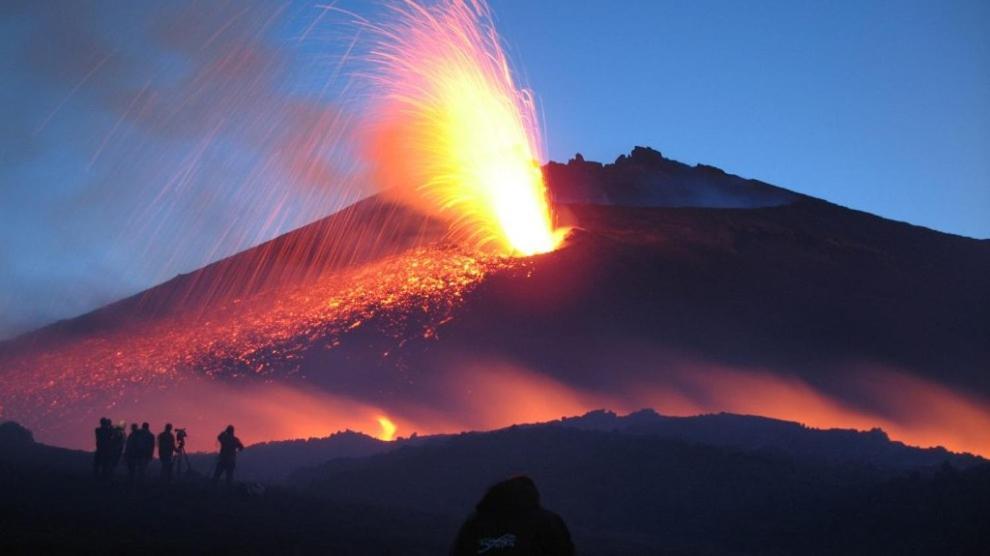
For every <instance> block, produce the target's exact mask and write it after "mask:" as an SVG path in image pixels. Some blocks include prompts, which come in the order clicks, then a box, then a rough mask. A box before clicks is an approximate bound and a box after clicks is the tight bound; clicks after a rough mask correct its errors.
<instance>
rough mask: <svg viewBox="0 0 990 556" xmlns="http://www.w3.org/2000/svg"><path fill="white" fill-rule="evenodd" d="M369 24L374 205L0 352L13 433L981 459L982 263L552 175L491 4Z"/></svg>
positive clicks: (940, 241)
mask: <svg viewBox="0 0 990 556" xmlns="http://www.w3.org/2000/svg"><path fill="white" fill-rule="evenodd" d="M327 10H331V11H332V7H328V8H327ZM334 13H342V12H334ZM389 14H390V17H389V18H388V19H387V21H385V22H370V21H367V20H364V19H361V18H358V19H357V20H356V21H355V22H354V24H355V25H356V26H357V27H358V28H359V29H360V31H361V33H362V36H363V37H364V39H363V40H367V41H369V44H368V46H367V48H366V51H367V52H366V55H365V54H362V56H360V57H359V64H358V66H359V67H360V71H355V72H354V75H353V78H354V79H355V81H356V82H359V83H363V84H364V85H365V86H367V88H368V89H369V90H370V91H371V93H370V96H367V97H365V98H364V100H365V101H366V107H365V108H366V112H365V113H363V114H362V115H361V117H360V118H358V120H359V122H360V123H361V124H362V125H360V126H359V127H360V129H361V131H360V132H359V133H357V134H355V135H354V136H348V137H347V139H348V140H350V141H353V142H354V144H355V145H359V146H360V148H359V149H358V150H359V151H360V152H362V153H365V154H366V155H367V160H366V161H364V162H366V166H367V169H368V172H367V176H368V179H369V180H370V181H372V182H373V184H374V185H375V187H376V188H377V191H378V193H376V194H374V195H371V196H368V197H367V198H364V199H363V200H361V201H359V202H357V203H355V204H353V205H351V206H349V207H347V208H344V209H343V210H340V211H338V212H336V213H334V214H331V215H330V216H327V217H326V218H324V219H321V220H318V221H316V222H313V223H311V224H309V225H307V226H304V227H302V228H299V229H297V230H295V231H292V232H290V233H288V234H285V235H282V236H280V237H277V238H275V239H272V240H270V241H268V242H265V243H262V244H261V245H257V246H255V247H253V248H251V249H248V250H246V251H243V252H240V253H238V254H236V255H233V256H231V257H228V258H225V259H222V260H219V261H217V262H215V263H213V264H210V265H208V266H205V267H203V268H201V269H199V270H196V271H194V272H192V273H189V274H183V275H179V276H177V277H175V278H174V279H172V280H169V281H167V282H165V283H163V284H161V285H159V286H156V287H154V288H151V289H149V290H146V291H144V292H142V293H140V294H138V295H135V296H133V297H130V298H127V299H124V300H121V301H118V302H116V303H114V304H111V305H108V306H106V307H104V308H102V309H98V310H96V311H93V312H91V313H88V314H86V315H83V316H80V317H78V318H75V319H71V320H68V321H63V322H59V323H56V324H54V325H51V326H48V327H46V328H43V329H41V330H38V331H36V332H33V333H29V334H26V335H24V336H22V337H19V338H17V339H14V340H11V341H8V342H6V343H4V344H2V345H0V372H2V377H3V382H4V387H3V389H2V391H0V412H2V416H3V417H4V418H5V419H16V420H18V421H20V422H22V423H24V424H25V425H27V426H28V427H29V428H31V429H32V430H33V431H34V432H35V433H36V434H37V436H38V437H39V438H40V439H42V440H45V441H49V442H55V443H59V444H63V445H70V446H84V445H85V446H88V444H89V443H90V440H91V435H90V434H88V433H87V431H90V432H91V428H92V426H93V425H92V423H93V422H94V421H95V420H96V419H98V418H99V417H100V416H101V415H105V414H108V415H112V416H114V417H115V418H126V419H138V418H140V419H147V420H151V421H154V422H156V423H158V422H164V421H166V420H172V421H176V422H178V423H179V424H181V425H183V426H189V427H190V428H191V429H192V430H194V431H202V430H206V431H213V430H219V429H220V428H221V427H222V426H223V425H225V424H226V423H227V422H236V423H237V424H238V430H239V431H243V432H241V433H240V434H242V435H243V437H244V438H245V440H246V441H260V440H272V439H284V438H299V437H307V436H322V435H327V434H329V433H332V432H334V431H336V430H340V429H343V428H352V429H356V430H360V431H367V432H368V433H370V434H373V435H375V436H377V437H379V438H382V439H385V440H392V439H393V438H396V437H397V436H403V435H408V434H410V433H413V432H419V433H441V432H456V431H463V430H468V429H482V428H493V427H499V426H507V425H511V424H514V423H520V422H527V421H537V420H546V419H554V418H558V417H560V416H561V415H566V414H577V413H581V412H584V411H587V410H591V409H595V408H598V407H608V408H610V409H614V410H619V411H630V410H635V409H639V408H641V407H655V408H656V409H657V410H658V411H660V412H662V413H668V414H679V415H688V414H697V413H705V412H716V411H734V412H739V413H749V414H758V415H766V416H772V417H779V418H785V419H792V420H795V421H799V422H802V423H805V424H807V425H810V426H815V427H848V428H857V429H870V428H872V427H876V426H881V427H883V428H884V429H885V430H887V431H888V432H890V433H891V435H892V436H893V437H894V438H896V439H899V440H903V441H905V442H908V443H913V444H919V445H925V446H928V445H938V444H941V445H945V446H947V447H948V448H950V449H954V450H968V451H972V452H975V453H979V454H983V455H988V454H990V438H988V437H987V435H986V431H987V430H990V409H988V407H990V404H988V403H987V400H988V399H990V383H988V382H987V380H986V378H985V376H984V375H985V369H987V368H990V346H988V345H987V343H986V342H985V339H986V338H987V337H990V329H988V326H990V325H988V323H990V303H988V302H987V293H986V292H987V290H986V288H985V286H986V284H985V283H982V282H981V277H985V276H987V275H990V246H988V245H986V242H980V241H977V240H971V239H967V238H961V237H955V236H950V235H947V234H941V233H938V232H934V231H931V230H926V229H921V228H916V227H912V226H908V225H906V224H901V223H896V222H892V221H888V220H883V219H881V218H878V217H874V216H871V215H868V214H865V213H859V212H855V211H852V210H849V209H845V208H842V207H838V206H835V205H831V204H829V203H827V202H824V201H821V200H818V199H814V198H811V197H807V196H803V195H799V194H797V193H794V192H791V191H788V190H785V189H782V188H778V187H775V186H772V185H769V184H766V183H762V182H758V181H754V180H747V179H743V178H740V177H737V176H733V175H729V174H726V173H724V172H722V171H721V170H718V169H716V168H712V167H709V166H704V165H698V166H687V165H684V164H681V163H678V162H675V161H672V160H669V159H667V158H665V157H663V156H662V155H661V154H660V153H659V152H657V151H654V150H652V149H647V148H641V147H637V148H636V149H634V150H633V152H632V153H631V154H630V155H628V156H626V155H623V156H620V157H619V159H617V160H616V161H615V163H612V164H601V163H595V162H588V161H585V160H584V159H583V158H582V157H580V156H579V157H575V159H574V160H571V161H570V162H568V163H567V164H560V163H553V162H549V163H545V164H544V161H545V156H544V153H543V144H542V138H541V134H540V129H539V125H538V118H537V115H536V114H537V110H536V106H535V103H534V100H533V95H532V94H531V93H530V92H528V91H526V90H525V89H523V88H521V87H519V86H518V85H517V81H516V79H515V78H514V77H513V72H512V70H511V69H510V68H511V65H510V63H509V61H508V60H507V57H506V55H505V53H504V51H503V47H502V45H501V43H500V38H499V36H498V35H497V33H496V32H495V29H494V25H493V23H492V18H491V15H490V14H489V12H488V8H487V6H486V5H485V4H484V3H483V2H480V1H467V2H461V1H455V0H444V1H441V2H438V3H436V4H431V5H429V6H425V5H422V4H420V3H418V2H414V1H412V0H409V1H405V2H400V3H397V4H395V5H393V6H392V8H391V9H390V10H389ZM233 59H234V60H235V61H237V60H240V58H236V57H235V58H233ZM226 61H227V62H229V60H226ZM328 133H329V132H328ZM305 152H306V151H305V150H304V154H305ZM325 186H326V187H328V188H331V187H334V186H335V184H333V183H327V184H325ZM551 202H553V204H551ZM273 218H274V217H273ZM565 224H566V225H570V226H572V227H573V231H572V232H570V233H569V235H568V237H567V239H566V241H564V235H565V232H564V230H565V229H571V228H568V227H565ZM919 323H923V324H919ZM208 436H209V435H199V436H197V435H196V434H193V436H192V438H191V440H190V442H191V446H193V447H194V448H198V447H207V446H208V443H209V441H208ZM197 442H203V444H197Z"/></svg>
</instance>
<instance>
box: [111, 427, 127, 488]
mask: <svg viewBox="0 0 990 556" xmlns="http://www.w3.org/2000/svg"><path fill="white" fill-rule="evenodd" d="M123 455H124V425H119V426H116V427H113V429H112V430H111V432H110V475H111V476H113V474H114V473H115V472H116V471H117V466H118V465H120V458H121V457H122V456H123Z"/></svg>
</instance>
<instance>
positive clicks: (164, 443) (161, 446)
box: [158, 423, 175, 483]
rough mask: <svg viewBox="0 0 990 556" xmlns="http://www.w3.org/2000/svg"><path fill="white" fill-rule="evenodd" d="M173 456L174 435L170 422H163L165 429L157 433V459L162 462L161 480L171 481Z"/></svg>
mask: <svg viewBox="0 0 990 556" xmlns="http://www.w3.org/2000/svg"><path fill="white" fill-rule="evenodd" d="M173 457H175V435H173V434H172V423H166V424H165V430H163V431H162V432H160V433H159V434H158V460H159V461H161V464H162V480H163V481H165V482H166V483H168V482H171V481H172V458H173Z"/></svg>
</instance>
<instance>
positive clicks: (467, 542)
mask: <svg viewBox="0 0 990 556" xmlns="http://www.w3.org/2000/svg"><path fill="white" fill-rule="evenodd" d="M450 554H451V556H466V555H468V554H470V555H472V556H473V555H477V554H487V555H490V556H504V555H509V554H512V555H527V556H529V555H533V556H536V555H539V556H571V555H573V554H574V544H573V543H572V542H571V534H570V532H569V531H568V530H567V525H565V524H564V520H562V519H561V518H560V516H558V515H557V514H555V513H553V512H551V511H548V510H545V509H543V508H542V507H541V506H540V493H539V491H538V490H537V489H536V484H535V483H534V482H533V480H532V479H530V478H529V477H513V478H511V479H508V480H506V481H502V482H500V483H497V484H495V485H493V486H492V487H491V488H489V489H488V492H486V493H485V496H484V497H482V499H481V501H480V502H478V505H477V506H476V507H475V512H474V513H473V514H472V515H471V517H469V518H468V520H467V521H466V522H465V523H464V525H463V526H461V530H460V532H459V533H458V534H457V540H455V541H454V546H453V547H451V550H450Z"/></svg>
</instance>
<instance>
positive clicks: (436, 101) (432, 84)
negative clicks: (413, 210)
mask: <svg viewBox="0 0 990 556" xmlns="http://www.w3.org/2000/svg"><path fill="white" fill-rule="evenodd" d="M394 10H395V15H396V18H395V21H396V23H394V24H391V25H389V26H387V27H381V28H379V27H375V28H373V30H374V31H375V32H376V35H377V36H378V37H379V41H378V42H377V43H376V45H375V47H374V49H373V50H372V52H371V61H372V62H373V67H374V68H375V71H373V72H372V73H373V82H374V85H375V89H376V91H377V93H378V94H379V95H380V97H379V99H378V102H377V103H375V105H374V108H373V110H372V112H371V113H372V114H373V115H374V116H373V117H374V118H375V121H376V123H375V125H374V126H373V127H374V132H373V133H372V140H371V144H372V148H373V150H374V153H373V155H372V159H373V160H375V161H376V164H378V165H379V168H378V173H379V178H380V180H381V181H382V182H383V183H382V185H383V187H384V188H385V189H386V191H388V192H390V193H391V194H393V195H397V196H398V197H399V198H400V199H402V200H404V201H405V202H408V203H410V204H412V205H413V206H415V207H417V208H419V209H421V210H425V211H427V212H429V213H431V214H436V215H439V216H442V217H444V218H446V219H448V220H449V221H451V222H452V231H453V233H454V235H455V236H457V237H458V239H460V240H462V241H467V242H468V243H469V244H472V245H478V246H485V247H487V248H494V249H495V250H496V251H498V252H501V253H504V254H513V255H523V256H526V255H534V254H538V253H545V252H548V251H552V250H553V249H554V248H556V246H557V245H558V243H559V242H560V239H561V233H559V232H558V231H556V230H554V227H553V217H552V214H551V210H550V205H549V202H548V199H547V188H546V184H545V183H544V179H543V174H542V172H541V171H540V165H539V161H538V158H537V152H538V150H539V149H538V146H539V137H540V134H539V126H538V125H537V118H536V111H535V108H534V104H533V100H532V97H531V96H530V94H529V93H528V92H527V91H524V90H521V89H518V88H517V87H516V85H515V83H514V81H513V78H512V74H511V72H510V70H509V63H508V61H507V59H506V56H505V53H504V52H503V51H502V48H501V45H500V44H499V38H498V36H497V34H496V33H495V30H494V27H493V25H492V23H491V17H490V14H489V13H488V8H487V6H485V4H484V3H483V2H457V1H450V0H445V1H441V2H439V3H437V4H435V5H432V6H430V7H424V6H420V5H419V4H418V3H415V2H412V1H408V2H405V3H403V4H400V5H398V6H397V7H395V8H394Z"/></svg>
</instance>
